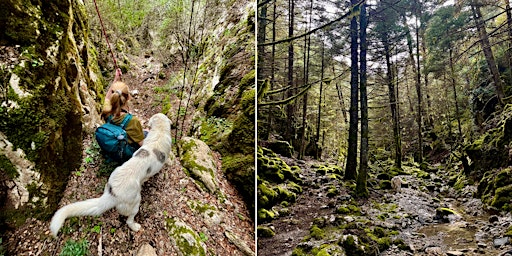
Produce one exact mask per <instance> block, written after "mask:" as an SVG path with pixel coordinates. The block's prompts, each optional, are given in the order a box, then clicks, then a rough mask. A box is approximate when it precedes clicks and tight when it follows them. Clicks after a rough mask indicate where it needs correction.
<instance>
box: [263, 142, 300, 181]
mask: <svg viewBox="0 0 512 256" xmlns="http://www.w3.org/2000/svg"><path fill="white" fill-rule="evenodd" d="M257 156H258V159H257V161H258V175H259V176H260V177H261V178H263V179H265V180H269V181H273V182H275V183H282V182H284V181H285V180H290V181H293V182H297V183H301V182H302V180H301V179H300V178H299V173H300V168H299V167H298V166H294V167H290V166H289V165H288V164H286V163H285V162H284V161H283V160H282V159H281V158H279V157H278V156H277V155H276V154H275V153H274V152H273V151H271V150H269V149H264V148H259V149H258V153H257Z"/></svg>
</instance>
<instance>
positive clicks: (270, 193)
mask: <svg viewBox="0 0 512 256" xmlns="http://www.w3.org/2000/svg"><path fill="white" fill-rule="evenodd" d="M258 181H260V180H258ZM269 186H270V184H269V183H268V182H266V181H262V182H261V183H260V184H258V205H259V206H261V207H271V206H272V205H274V204H275V203H276V200H277V196H278V193H277V192H276V191H274V190H273V189H272V188H270V187H269Z"/></svg>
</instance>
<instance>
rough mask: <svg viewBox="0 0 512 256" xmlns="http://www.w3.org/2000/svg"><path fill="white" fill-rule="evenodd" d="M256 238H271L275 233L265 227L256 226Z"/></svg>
mask: <svg viewBox="0 0 512 256" xmlns="http://www.w3.org/2000/svg"><path fill="white" fill-rule="evenodd" d="M256 231H257V233H258V237H273V236H274V235H275V234H276V233H275V232H274V230H272V229H271V228H269V227H267V226H258V228H257V229H256Z"/></svg>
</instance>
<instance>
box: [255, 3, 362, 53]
mask: <svg viewBox="0 0 512 256" xmlns="http://www.w3.org/2000/svg"><path fill="white" fill-rule="evenodd" d="M365 1H366V0H360V1H359V2H358V3H357V4H355V5H354V6H352V7H351V8H350V11H348V12H347V13H345V14H343V15H342V16H340V17H339V18H337V19H335V20H332V21H330V22H328V23H326V24H324V25H322V26H320V27H317V28H314V29H313V30H310V31H308V32H306V33H303V34H300V35H297V36H293V37H289V38H286V39H282V40H278V41H275V42H269V43H261V44H258V47H264V46H269V45H274V44H282V43H287V42H290V41H293V40H296V39H299V38H302V37H305V36H307V35H310V34H313V33H315V32H316V31H318V30H321V29H323V28H326V27H328V26H330V25H332V24H334V23H336V22H338V21H340V20H342V19H344V18H346V17H348V16H350V15H351V14H352V12H353V10H354V9H355V8H356V7H359V6H360V5H361V4H362V3H363V2H365Z"/></svg>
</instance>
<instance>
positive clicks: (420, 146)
mask: <svg viewBox="0 0 512 256" xmlns="http://www.w3.org/2000/svg"><path fill="white" fill-rule="evenodd" d="M419 34H420V25H419V24H418V15H416V65H417V67H416V71H417V72H416V94H417V95H418V162H419V163H423V132H422V130H423V105H422V103H421V102H422V101H423V96H422V94H421V67H420V36H419Z"/></svg>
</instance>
